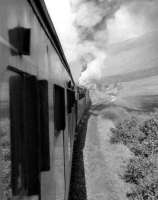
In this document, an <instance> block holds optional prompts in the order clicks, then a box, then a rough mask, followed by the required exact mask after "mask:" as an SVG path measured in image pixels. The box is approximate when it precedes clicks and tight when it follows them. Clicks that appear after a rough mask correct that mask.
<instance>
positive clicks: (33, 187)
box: [0, 0, 89, 200]
mask: <svg viewBox="0 0 158 200" xmlns="http://www.w3.org/2000/svg"><path fill="white" fill-rule="evenodd" d="M0 27H1V28H0V58H1V59H0V60H1V62H0V199H1V200H9V199H13V200H15V199H22V200H23V199H25V200H50V199H54V200H56V199H60V200H66V199H68V194H69V185H70V176H71V162H72V153H73V142H74V136H75V132H76V126H77V124H78V123H79V121H80V119H81V117H82V115H83V113H84V111H85V109H86V107H87V105H88V103H89V96H88V92H87V91H86V90H85V89H83V88H79V87H78V86H76V84H75V82H74V80H73V76H72V74H71V71H70V68H69V65H68V63H67V60H66V58H65V55H64V52H63V49H62V46H61V44H60V41H59V39H58V36H57V33H56V31H55V28H54V26H53V23H52V21H51V19H50V17H49V14H48V11H47V9H46V6H45V3H44V1H43V0H36V1H35V0H1V1H0Z"/></svg>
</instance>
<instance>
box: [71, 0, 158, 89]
mask: <svg viewBox="0 0 158 200" xmlns="http://www.w3.org/2000/svg"><path fill="white" fill-rule="evenodd" d="M72 7H73V10H74V13H76V14H75V21H74V25H75V27H76V29H77V30H78V35H79V39H80V40H79V43H80V44H81V45H79V46H78V49H79V51H80V55H83V56H82V58H84V57H85V58H86V56H87V54H91V55H92V57H93V59H92V60H89V61H87V59H85V60H86V62H87V68H86V70H84V72H83V73H82V74H81V77H80V79H79V81H80V83H81V84H84V85H85V84H89V83H90V82H95V81H96V80H98V81H99V80H100V79H102V77H103V76H104V74H105V73H106V69H108V66H107V64H108V63H107V62H106V58H107V57H109V56H108V55H107V54H108V51H107V49H109V48H110V46H112V45H113V44H118V43H120V44H121V43H123V42H124V41H126V40H130V39H133V38H139V37H141V36H142V37H143V35H144V34H146V33H148V32H151V31H152V30H156V29H157V28H156V27H157V25H158V22H157V17H158V1H157V0H78V1H73V2H72ZM87 44H88V45H87ZM81 46H82V47H81ZM80 47H81V48H80ZM89 47H90V48H89ZM114 48H115V47H114ZM85 52H86V53H85ZM82 60H84V59H82ZM85 60H84V61H85ZM133 66H134V65H133ZM115 67H116V65H115ZM112 70H115V69H114V68H113V69H111V71H112ZM127 73H128V72H127Z"/></svg>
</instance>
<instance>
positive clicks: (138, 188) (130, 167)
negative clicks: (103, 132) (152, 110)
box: [111, 115, 158, 200]
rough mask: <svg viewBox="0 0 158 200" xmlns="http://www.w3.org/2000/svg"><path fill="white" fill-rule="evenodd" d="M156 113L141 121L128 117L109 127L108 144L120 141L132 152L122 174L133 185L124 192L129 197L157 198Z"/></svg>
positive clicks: (154, 199) (141, 199)
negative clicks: (110, 128) (109, 136)
mask: <svg viewBox="0 0 158 200" xmlns="http://www.w3.org/2000/svg"><path fill="white" fill-rule="evenodd" d="M155 116H157V115H155ZM155 116H154V115H151V117H150V119H147V120H144V121H140V120H138V119H137V118H136V117H131V119H130V120H125V121H123V122H121V123H119V124H118V125H117V126H116V128H115V129H112V130H111V131H112V133H113V134H112V137H111V143H113V144H114V143H122V144H124V145H126V146H127V147H128V148H129V149H130V151H131V152H133V154H134V157H133V158H132V159H130V161H129V163H128V164H127V167H126V170H125V172H124V174H123V176H122V179H123V180H125V181H126V182H128V183H131V185H132V189H131V192H130V193H128V194H127V197H128V198H129V199H132V200H156V199H158V118H157V117H155Z"/></svg>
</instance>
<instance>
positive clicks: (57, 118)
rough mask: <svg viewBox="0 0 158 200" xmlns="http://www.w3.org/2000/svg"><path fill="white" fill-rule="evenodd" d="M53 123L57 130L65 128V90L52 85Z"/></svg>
mask: <svg viewBox="0 0 158 200" xmlns="http://www.w3.org/2000/svg"><path fill="white" fill-rule="evenodd" d="M54 124H55V129H56V130H57V131H60V130H64V129H65V90H64V88H62V87H60V86H58V85H55V86H54Z"/></svg>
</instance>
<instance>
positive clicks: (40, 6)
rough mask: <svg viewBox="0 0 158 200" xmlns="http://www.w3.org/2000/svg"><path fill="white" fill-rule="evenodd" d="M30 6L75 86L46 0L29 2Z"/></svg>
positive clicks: (31, 0)
mask: <svg viewBox="0 0 158 200" xmlns="http://www.w3.org/2000/svg"><path fill="white" fill-rule="evenodd" d="M27 1H28V2H29V4H30V5H31V7H32V9H33V10H34V12H35V14H36V16H37V18H38V20H39V22H40V24H41V25H42V27H43V29H44V31H45V33H46V34H47V36H48V38H49V40H50V42H51V43H52V45H53V46H54V48H55V50H56V52H57V54H58V55H59V57H60V59H61V61H62V63H63V65H64V67H65V69H66V71H67V72H68V74H69V75H70V78H71V80H72V82H73V85H74V86H75V82H74V79H73V76H72V73H71V70H70V68H69V64H68V62H67V59H66V57H65V54H64V51H63V48H62V45H61V43H60V40H59V38H58V35H57V32H56V30H55V27H54V24H53V22H52V20H51V18H50V15H49V13H48V10H47V7H46V4H45V2H44V0H27Z"/></svg>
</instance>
